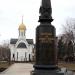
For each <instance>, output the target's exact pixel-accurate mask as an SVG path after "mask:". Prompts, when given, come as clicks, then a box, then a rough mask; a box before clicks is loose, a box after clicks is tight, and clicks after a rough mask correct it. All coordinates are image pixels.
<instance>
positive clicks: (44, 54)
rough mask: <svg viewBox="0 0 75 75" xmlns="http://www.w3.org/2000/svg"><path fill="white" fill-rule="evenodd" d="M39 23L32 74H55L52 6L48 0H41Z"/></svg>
mask: <svg viewBox="0 0 75 75" xmlns="http://www.w3.org/2000/svg"><path fill="white" fill-rule="evenodd" d="M40 14H41V15H40V17H39V22H40V25H39V26H37V28H36V54H35V55H36V62H35V65H34V66H33V67H34V71H32V75H56V74H58V72H57V71H58V70H59V69H58V67H57V51H56V43H55V41H56V29H55V27H54V26H52V25H51V22H52V21H53V19H52V16H51V14H52V8H51V1H50V0H42V5H41V7H40Z"/></svg>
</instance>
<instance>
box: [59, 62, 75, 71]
mask: <svg viewBox="0 0 75 75" xmlns="http://www.w3.org/2000/svg"><path fill="white" fill-rule="evenodd" d="M58 66H59V67H60V68H62V67H66V68H67V69H68V70H72V71H75V63H65V62H61V63H58Z"/></svg>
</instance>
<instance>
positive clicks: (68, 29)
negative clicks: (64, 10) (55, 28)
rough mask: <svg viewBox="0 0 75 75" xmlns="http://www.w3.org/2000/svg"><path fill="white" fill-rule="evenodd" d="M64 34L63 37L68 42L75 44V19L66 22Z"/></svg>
mask: <svg viewBox="0 0 75 75" xmlns="http://www.w3.org/2000/svg"><path fill="white" fill-rule="evenodd" d="M63 34H64V35H62V36H63V37H64V38H65V39H66V41H67V42H68V41H72V42H73V44H74V43H75V19H74V18H69V19H67V20H66V23H65V24H64V25H63Z"/></svg>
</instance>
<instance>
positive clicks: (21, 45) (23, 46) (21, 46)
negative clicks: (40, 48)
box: [17, 42, 27, 48]
mask: <svg viewBox="0 0 75 75" xmlns="http://www.w3.org/2000/svg"><path fill="white" fill-rule="evenodd" d="M17 48H27V47H26V45H25V43H23V42H21V43H19V45H18V46H17Z"/></svg>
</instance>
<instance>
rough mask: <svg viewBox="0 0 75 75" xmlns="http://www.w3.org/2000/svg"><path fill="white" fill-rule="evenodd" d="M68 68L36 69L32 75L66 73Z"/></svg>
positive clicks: (59, 74) (61, 74) (60, 74)
mask: <svg viewBox="0 0 75 75" xmlns="http://www.w3.org/2000/svg"><path fill="white" fill-rule="evenodd" d="M66 73H67V70H66V69H63V70H61V69H58V70H34V71H32V72H31V74H30V75H66Z"/></svg>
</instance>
